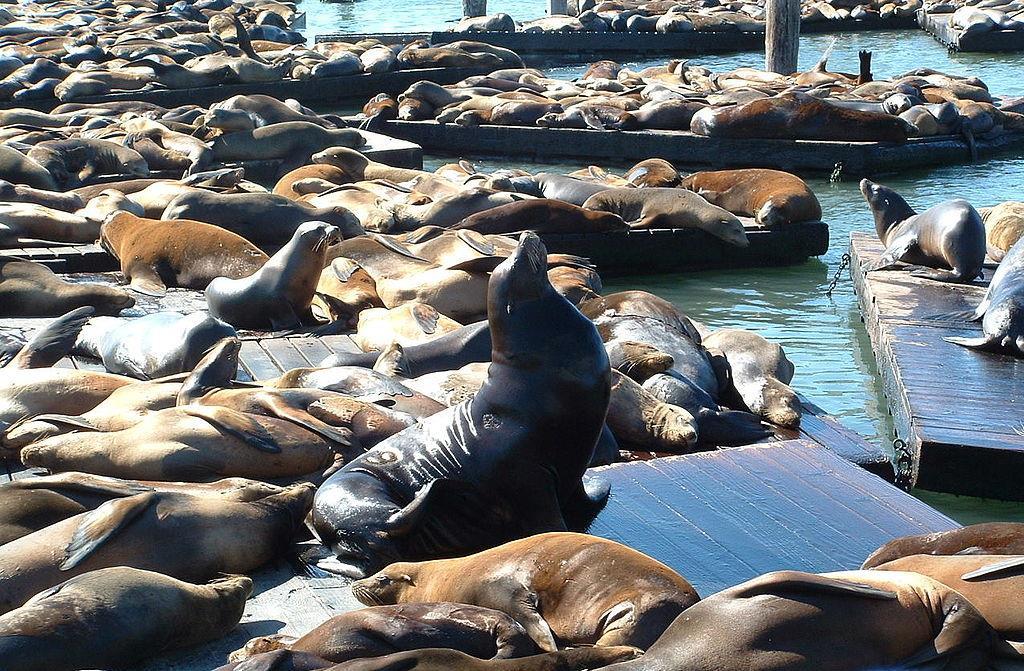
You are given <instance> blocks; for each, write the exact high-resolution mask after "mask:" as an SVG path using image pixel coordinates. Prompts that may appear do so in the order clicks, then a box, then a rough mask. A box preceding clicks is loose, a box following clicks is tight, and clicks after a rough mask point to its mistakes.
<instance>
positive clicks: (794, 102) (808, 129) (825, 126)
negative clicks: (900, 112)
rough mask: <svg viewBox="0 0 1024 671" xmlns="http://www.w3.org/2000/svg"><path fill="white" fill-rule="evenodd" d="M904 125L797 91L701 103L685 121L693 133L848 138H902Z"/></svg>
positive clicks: (889, 118)
mask: <svg viewBox="0 0 1024 671" xmlns="http://www.w3.org/2000/svg"><path fill="white" fill-rule="evenodd" d="M909 128H910V125H909V124H908V123H907V122H905V121H904V120H903V119H900V118H899V117H895V116H891V115H889V114H880V113H876V112H861V111H858V110H851V109H844V108H842V107H836V106H835V105H830V104H828V103H827V102H825V101H823V100H820V99H818V98H815V97H813V96H810V95H807V94H806V93H800V92H792V93H784V94H780V95H777V96H775V97H773V98H762V99H760V100H753V101H751V102H748V103H746V104H742V105H735V106H732V107H723V108H714V107H706V108H704V109H702V110H700V111H698V112H697V113H696V114H694V115H693V120H692V121H691V122H690V130H691V131H692V132H693V133H696V134H697V135H707V136H710V137H728V138H766V139H773V138H774V139H784V140H846V141H848V142H905V141H906V139H907V133H908V130H909Z"/></svg>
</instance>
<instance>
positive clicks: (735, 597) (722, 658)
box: [608, 571, 1020, 671]
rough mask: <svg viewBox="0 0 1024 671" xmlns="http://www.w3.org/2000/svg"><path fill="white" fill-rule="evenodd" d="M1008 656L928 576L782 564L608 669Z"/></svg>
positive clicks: (769, 668) (902, 664)
mask: <svg viewBox="0 0 1024 671" xmlns="http://www.w3.org/2000/svg"><path fill="white" fill-rule="evenodd" d="M854 633H855V635H854ZM919 660H922V661H919ZM1004 660H1005V661H1006V662H1008V663H1009V662H1019V660H1020V654H1019V653H1017V652H1016V651H1015V650H1013V648H1011V646H1010V645H1009V644H1007V643H1006V642H1005V641H1004V640H1003V639H1001V638H1000V637H999V635H998V634H997V633H996V632H995V631H994V630H993V629H992V627H990V626H989V625H988V624H987V623H986V622H985V620H984V618H983V617H982V616H981V614H980V613H979V612H978V611H977V610H976V609H975V608H974V607H973V606H972V605H971V604H970V602H969V601H968V600H967V599H965V598H964V597H963V596H961V595H959V594H957V593H956V592H954V591H953V590H951V589H949V588H947V587H946V586H944V585H942V584H941V583H939V582H937V581H934V580H932V579H931V578H927V577H925V576H921V575H918V574H915V573H904V572H892V573H883V572H881V571H846V572H841V573H831V574H825V575H814V574H809V573H800V572H797V571H778V572H774V573H768V574H765V575H763V576H760V577H758V578H754V579H753V580H750V581H748V582H745V583H742V584H740V585H737V586H735V587H731V588H729V589H726V590H723V591H721V592H719V593H718V594H715V595H713V596H710V597H708V598H706V599H704V600H703V601H701V602H700V603H697V604H695V605H694V606H692V607H691V608H689V609H688V610H687V611H685V612H684V613H683V614H682V615H680V616H679V617H678V618H677V619H676V621H675V622H673V623H672V625H671V626H670V627H669V628H668V630H667V631H666V632H665V633H664V634H663V635H662V637H661V638H660V639H658V641H657V642H656V643H655V644H654V645H652V646H651V647H650V648H649V649H648V650H647V653H646V654H645V655H644V656H643V657H641V658H639V659H637V660H634V661H631V662H624V663H622V664H615V665H613V666H610V667H608V668H609V669H611V670H612V671H634V670H635V671H648V670H651V671H653V670H657V671H673V670H676V669H679V670H682V669H686V671H705V670H707V671H710V670H711V669H714V670H715V671H739V670H740V669H742V670H743V671H795V670H796V669H810V668H813V669H829V670H831V671H863V670H867V669H903V668H920V664H921V663H927V662H934V663H935V664H936V666H935V668H964V669H981V668H1003V667H1001V666H999V662H1001V661H1004ZM990 663H991V664H992V666H988V664H990ZM1013 668H1016V667H1013Z"/></svg>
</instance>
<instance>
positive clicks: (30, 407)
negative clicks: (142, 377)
mask: <svg viewBox="0 0 1024 671" xmlns="http://www.w3.org/2000/svg"><path fill="white" fill-rule="evenodd" d="M132 382H135V380H133V379H132V378H130V377H124V376H121V375H112V374H110V373H100V372H96V371H89V370H78V369H76V368H24V369H16V368H7V367H5V368H3V369H0V426H2V425H5V424H10V423H11V422H15V421H17V420H19V419H22V418H24V417H31V416H35V415H41V414H43V413H53V412H61V413H67V414H74V415H78V414H81V413H83V412H86V411H88V410H91V409H92V408H94V407H96V406H97V405H98V404H99V403H100V402H101V401H103V399H105V398H107V397H108V396H109V395H110V394H111V393H112V392H113V391H114V390H115V389H117V388H118V387H122V386H124V385H126V384H131V383H132Z"/></svg>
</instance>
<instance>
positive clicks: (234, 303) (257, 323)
mask: <svg viewBox="0 0 1024 671" xmlns="http://www.w3.org/2000/svg"><path fill="white" fill-rule="evenodd" d="M340 240H341V233H340V232H339V231H338V228H337V227H336V226H331V225H330V224H327V223H325V222H322V221H309V222H306V223H304V224H301V225H300V226H299V227H298V228H296V229H295V233H294V234H293V235H292V238H291V240H289V241H288V244H286V245H285V246H284V247H282V248H281V249H280V250H279V251H278V252H277V253H276V254H274V255H273V256H272V257H270V259H269V260H268V261H267V262H266V263H264V264H263V265H262V266H260V267H259V269H258V270H256V272H254V273H252V274H251V275H249V276H246V277H241V278H237V279H236V278H231V277H224V276H221V277H217V278H216V279H214V280H212V281H211V282H210V284H209V286H207V287H206V294H205V295H206V302H207V304H208V305H209V307H210V314H211V315H213V316H214V317H217V318H218V319H222V320H224V321H226V322H228V323H229V324H231V325H232V326H236V327H238V328H248V329H267V328H272V329H275V330H276V329H282V328H292V327H296V326H301V325H302V324H304V323H309V322H310V321H311V314H310V310H309V306H310V304H311V303H312V301H313V293H314V292H315V291H316V286H317V283H318V281H319V279H320V272H321V270H322V269H323V267H324V262H325V259H326V256H327V248H328V247H330V246H331V245H335V244H337V243H338V242H339V241H340Z"/></svg>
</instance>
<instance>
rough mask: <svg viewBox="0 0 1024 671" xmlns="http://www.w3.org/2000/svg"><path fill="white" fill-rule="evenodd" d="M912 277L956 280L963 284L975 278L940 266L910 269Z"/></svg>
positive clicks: (946, 280) (944, 280) (940, 280)
mask: <svg viewBox="0 0 1024 671" xmlns="http://www.w3.org/2000/svg"><path fill="white" fill-rule="evenodd" d="M910 276H911V277H922V278H924V279H926V280H935V281H936V282H954V283H959V284H963V283H965V282H970V281H971V280H973V279H974V278H973V277H972V278H970V279H968V278H966V277H964V276H963V275H962V274H961V273H958V272H957V271H955V270H942V269H940V268H924V267H917V268H914V269H913V270H911V271H910Z"/></svg>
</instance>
